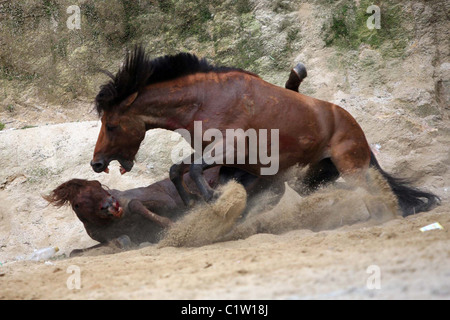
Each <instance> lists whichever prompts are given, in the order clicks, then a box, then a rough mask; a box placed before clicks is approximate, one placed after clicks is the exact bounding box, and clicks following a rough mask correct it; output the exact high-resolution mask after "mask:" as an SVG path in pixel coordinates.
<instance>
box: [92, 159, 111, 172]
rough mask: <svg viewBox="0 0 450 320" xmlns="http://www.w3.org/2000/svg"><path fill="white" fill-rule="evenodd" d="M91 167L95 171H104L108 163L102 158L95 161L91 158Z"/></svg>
mask: <svg viewBox="0 0 450 320" xmlns="http://www.w3.org/2000/svg"><path fill="white" fill-rule="evenodd" d="M91 167H92V169H93V170H94V171H95V172H97V173H100V172H103V171H105V169H106V168H108V163H107V162H106V161H104V160H97V161H94V160H92V161H91Z"/></svg>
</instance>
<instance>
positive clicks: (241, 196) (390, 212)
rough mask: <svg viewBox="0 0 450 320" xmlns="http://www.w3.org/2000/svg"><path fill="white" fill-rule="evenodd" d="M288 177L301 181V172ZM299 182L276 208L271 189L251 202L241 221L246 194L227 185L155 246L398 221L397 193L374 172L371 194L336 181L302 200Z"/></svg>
mask: <svg viewBox="0 0 450 320" xmlns="http://www.w3.org/2000/svg"><path fill="white" fill-rule="evenodd" d="M290 174H291V175H292V174H295V175H293V176H292V177H299V176H301V170H300V169H296V170H293V171H291V172H290ZM293 179H294V180H295V178H293ZM291 180H292V179H291ZM298 181H299V179H297V181H294V183H293V187H291V186H289V185H286V192H285V194H284V195H283V197H282V198H281V200H280V202H279V203H278V204H277V205H276V206H274V207H273V206H272V207H271V205H270V204H269V203H271V201H270V200H271V199H273V197H274V194H273V193H272V192H271V191H267V192H265V193H263V194H261V195H259V196H258V197H257V198H256V199H252V201H251V204H249V205H250V206H251V208H247V210H246V212H248V214H247V215H245V217H242V216H241V217H240V215H241V214H243V213H244V210H245V204H246V193H245V190H244V189H243V187H242V186H241V185H240V184H238V183H236V182H230V183H229V184H227V185H226V186H224V187H223V188H222V190H221V192H222V194H221V196H220V197H219V199H218V200H217V201H216V202H215V203H213V204H204V205H201V206H199V207H197V208H195V209H193V211H192V212H190V213H189V214H187V215H186V216H185V217H184V218H183V219H181V220H180V221H178V222H177V223H176V225H175V226H174V227H173V228H171V229H170V230H169V231H168V232H167V233H166V234H165V236H164V237H163V239H162V240H161V242H160V244H159V246H160V247H166V246H174V247H198V246H203V245H207V244H211V243H214V242H220V241H230V240H238V239H245V238H248V237H249V236H251V235H254V234H257V233H270V234H282V233H285V232H288V231H292V230H299V229H308V230H311V231H315V232H317V231H322V230H332V229H336V228H338V227H341V226H344V225H352V224H355V223H358V222H363V221H369V222H370V223H372V224H378V223H382V222H385V221H387V220H391V219H393V218H396V217H400V212H399V208H398V204H397V199H396V197H395V195H394V194H393V193H392V191H391V189H390V187H389V185H388V184H387V182H386V180H385V179H384V178H383V177H382V176H381V175H380V174H379V173H378V172H377V171H375V170H373V169H370V170H369V171H368V174H367V181H368V188H367V189H369V190H366V188H361V187H355V186H351V185H349V184H348V183H346V182H337V183H335V184H333V185H329V186H326V187H323V188H322V189H320V190H319V191H317V192H315V193H312V194H309V195H307V196H301V195H300V194H299V193H298V192H296V191H295V190H302V187H301V185H300V184H299V182H298ZM291 185H292V184H291ZM294 188H295V190H294ZM368 208H369V209H370V212H369V209H368ZM239 218H240V219H239Z"/></svg>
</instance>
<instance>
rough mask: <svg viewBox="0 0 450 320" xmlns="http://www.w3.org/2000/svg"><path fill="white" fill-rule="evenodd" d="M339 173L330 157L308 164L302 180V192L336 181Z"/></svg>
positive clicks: (310, 191)
mask: <svg viewBox="0 0 450 320" xmlns="http://www.w3.org/2000/svg"><path fill="white" fill-rule="evenodd" d="M339 176H340V173H339V171H338V169H337V168H336V166H335V165H334V163H333V162H332V161H331V159H330V158H326V159H323V160H321V161H319V162H318V163H315V164H312V165H310V166H309V168H308V171H307V172H306V175H305V177H304V178H303V181H302V186H301V189H302V190H297V191H303V192H302V193H306V194H309V193H312V192H314V191H316V190H317V189H319V188H320V187H321V186H325V185H327V184H328V183H331V182H334V181H336V180H337V179H338V178H339Z"/></svg>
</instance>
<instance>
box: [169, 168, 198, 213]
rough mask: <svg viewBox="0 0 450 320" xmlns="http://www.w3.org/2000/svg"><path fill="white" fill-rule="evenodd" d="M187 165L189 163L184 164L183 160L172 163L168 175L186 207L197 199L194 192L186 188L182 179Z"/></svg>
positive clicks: (190, 205)
mask: <svg viewBox="0 0 450 320" xmlns="http://www.w3.org/2000/svg"><path fill="white" fill-rule="evenodd" d="M188 167H189V164H186V163H185V162H184V161H183V162H182V163H180V164H174V165H173V166H171V167H170V171H169V177H170V180H171V181H172V183H173V184H174V185H175V188H176V189H177V191H178V194H179V195H180V198H181V200H183V202H184V204H185V205H186V206H188V207H192V206H193V205H194V203H195V201H196V200H197V197H196V195H195V194H193V193H191V192H189V191H188V188H187V187H186V185H185V184H184V181H183V175H184V173H185V172H186V171H187V169H188Z"/></svg>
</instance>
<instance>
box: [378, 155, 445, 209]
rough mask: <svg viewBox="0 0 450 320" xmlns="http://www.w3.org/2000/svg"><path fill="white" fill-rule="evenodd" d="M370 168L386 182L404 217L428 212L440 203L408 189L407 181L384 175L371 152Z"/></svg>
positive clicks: (428, 194) (438, 200)
mask: <svg viewBox="0 0 450 320" xmlns="http://www.w3.org/2000/svg"><path fill="white" fill-rule="evenodd" d="M370 166H371V167H373V168H376V169H377V170H378V171H379V172H380V173H381V175H382V176H383V177H384V178H385V179H386V180H387V182H388V183H389V186H390V187H391V189H392V191H393V192H394V194H395V195H396V196H397V199H398V203H399V205H400V208H401V210H402V212H403V216H404V217H406V216H409V215H412V214H416V213H419V212H425V211H429V210H431V209H432V208H433V207H435V206H436V205H438V204H439V203H440V201H441V200H440V198H439V197H438V196H436V195H434V194H432V193H428V192H424V191H421V190H418V189H416V188H413V187H410V186H408V182H407V181H405V180H403V179H398V178H394V177H392V176H391V175H389V174H388V173H386V172H385V171H384V170H383V169H381V167H380V164H379V163H378V161H377V159H376V158H375V155H374V154H373V152H371V156H370Z"/></svg>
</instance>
